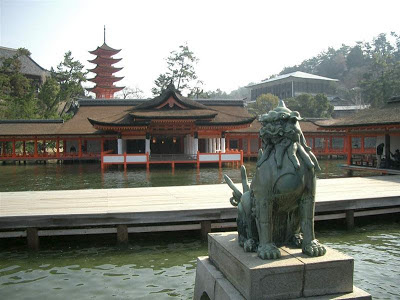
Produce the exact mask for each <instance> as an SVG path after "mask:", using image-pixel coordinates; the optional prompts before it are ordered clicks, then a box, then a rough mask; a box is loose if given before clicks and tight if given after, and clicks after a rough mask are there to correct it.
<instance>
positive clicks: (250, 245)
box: [243, 239, 257, 252]
mask: <svg viewBox="0 0 400 300" xmlns="http://www.w3.org/2000/svg"><path fill="white" fill-rule="evenodd" d="M243 249H244V252H256V250H257V245H256V242H255V241H254V240H253V239H248V240H247V241H246V242H244V245H243Z"/></svg>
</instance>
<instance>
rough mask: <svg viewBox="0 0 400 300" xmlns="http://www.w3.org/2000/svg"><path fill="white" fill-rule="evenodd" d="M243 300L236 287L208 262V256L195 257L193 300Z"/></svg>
mask: <svg viewBox="0 0 400 300" xmlns="http://www.w3.org/2000/svg"><path fill="white" fill-rule="evenodd" d="M205 295H207V297H208V298H209V299H211V300H214V299H218V300H245V298H244V297H243V296H242V295H241V294H240V293H239V291H238V290H237V289H235V287H234V286H233V285H232V284H231V283H230V282H229V281H228V280H227V279H226V278H225V277H224V275H223V274H222V273H221V272H220V271H218V269H217V268H216V267H215V266H214V265H213V264H212V263H211V262H210V260H209V258H208V256H202V257H198V258H197V268H196V281H195V285H194V295H193V299H194V300H203V299H207V297H205Z"/></svg>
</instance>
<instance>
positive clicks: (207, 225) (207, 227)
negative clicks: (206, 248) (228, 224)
mask: <svg viewBox="0 0 400 300" xmlns="http://www.w3.org/2000/svg"><path fill="white" fill-rule="evenodd" d="M200 225H201V239H202V240H203V241H204V242H207V240H208V234H209V233H210V232H211V221H202V222H200Z"/></svg>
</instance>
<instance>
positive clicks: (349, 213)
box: [346, 209, 354, 230]
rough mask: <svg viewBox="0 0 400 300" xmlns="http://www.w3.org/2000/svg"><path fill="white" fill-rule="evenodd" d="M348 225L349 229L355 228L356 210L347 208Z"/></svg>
mask: <svg viewBox="0 0 400 300" xmlns="http://www.w3.org/2000/svg"><path fill="white" fill-rule="evenodd" d="M346 226H347V229H348V230H352V229H354V210H352V209H350V210H346Z"/></svg>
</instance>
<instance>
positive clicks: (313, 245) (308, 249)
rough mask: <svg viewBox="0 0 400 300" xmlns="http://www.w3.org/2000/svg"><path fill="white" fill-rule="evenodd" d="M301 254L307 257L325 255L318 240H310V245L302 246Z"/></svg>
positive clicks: (324, 250)
mask: <svg viewBox="0 0 400 300" xmlns="http://www.w3.org/2000/svg"><path fill="white" fill-rule="evenodd" d="M303 253H304V254H307V255H308V256H322V255H325V253H326V249H325V247H324V246H323V245H321V244H320V243H319V242H318V240H312V241H311V242H310V243H308V244H306V245H303Z"/></svg>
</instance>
